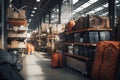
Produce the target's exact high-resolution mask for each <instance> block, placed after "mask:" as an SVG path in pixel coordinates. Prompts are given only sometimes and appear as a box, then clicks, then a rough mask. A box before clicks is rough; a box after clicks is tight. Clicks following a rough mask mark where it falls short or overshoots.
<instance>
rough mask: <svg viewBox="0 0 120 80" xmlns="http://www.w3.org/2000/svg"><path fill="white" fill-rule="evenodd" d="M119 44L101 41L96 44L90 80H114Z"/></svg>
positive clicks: (119, 50)
mask: <svg viewBox="0 0 120 80" xmlns="http://www.w3.org/2000/svg"><path fill="white" fill-rule="evenodd" d="M119 47H120V43H119V42H115V41H101V42H98V43H97V51H96V54H95V60H94V63H93V67H92V78H93V79H92V80H114V78H115V71H116V67H117V62H118V58H119V52H120V49H119Z"/></svg>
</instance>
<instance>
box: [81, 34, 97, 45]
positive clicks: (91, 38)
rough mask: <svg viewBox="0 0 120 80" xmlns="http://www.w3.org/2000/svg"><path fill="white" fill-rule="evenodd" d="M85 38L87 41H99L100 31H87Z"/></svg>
mask: <svg viewBox="0 0 120 80" xmlns="http://www.w3.org/2000/svg"><path fill="white" fill-rule="evenodd" d="M83 38H84V42H87V43H89V42H90V43H95V42H98V41H99V35H98V32H86V33H85V34H84V37H83Z"/></svg>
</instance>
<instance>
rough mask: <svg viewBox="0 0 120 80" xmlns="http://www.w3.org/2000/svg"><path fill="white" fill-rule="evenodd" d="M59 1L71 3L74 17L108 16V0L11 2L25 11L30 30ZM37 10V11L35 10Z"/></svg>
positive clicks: (22, 0) (119, 3) (30, 0)
mask: <svg viewBox="0 0 120 80" xmlns="http://www.w3.org/2000/svg"><path fill="white" fill-rule="evenodd" d="M59 1H61V2H65V1H68V2H69V1H72V2H73V15H74V17H78V16H76V15H79V16H84V15H87V14H95V15H103V14H104V15H107V14H108V0H40V2H37V0H12V2H11V3H12V5H13V6H15V7H16V8H18V9H20V8H23V9H25V10H26V16H27V20H28V23H29V26H28V27H29V28H30V29H36V28H37V27H38V26H39V25H40V20H41V18H42V17H43V16H45V15H46V14H47V13H48V12H50V11H51V10H52V9H53V8H54V7H55V6H56V5H57V4H58V3H59ZM116 5H117V8H118V9H120V8H119V6H120V0H116ZM35 8H37V9H35Z"/></svg>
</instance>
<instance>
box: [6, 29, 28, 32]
mask: <svg viewBox="0 0 120 80" xmlns="http://www.w3.org/2000/svg"><path fill="white" fill-rule="evenodd" d="M8 31H13V32H26V31H27V30H20V29H18V30H17V31H15V30H14V29H8Z"/></svg>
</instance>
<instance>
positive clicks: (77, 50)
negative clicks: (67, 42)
mask: <svg viewBox="0 0 120 80" xmlns="http://www.w3.org/2000/svg"><path fill="white" fill-rule="evenodd" d="M73 51H74V54H75V55H79V52H80V51H79V46H78V45H75V46H74V47H73Z"/></svg>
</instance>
